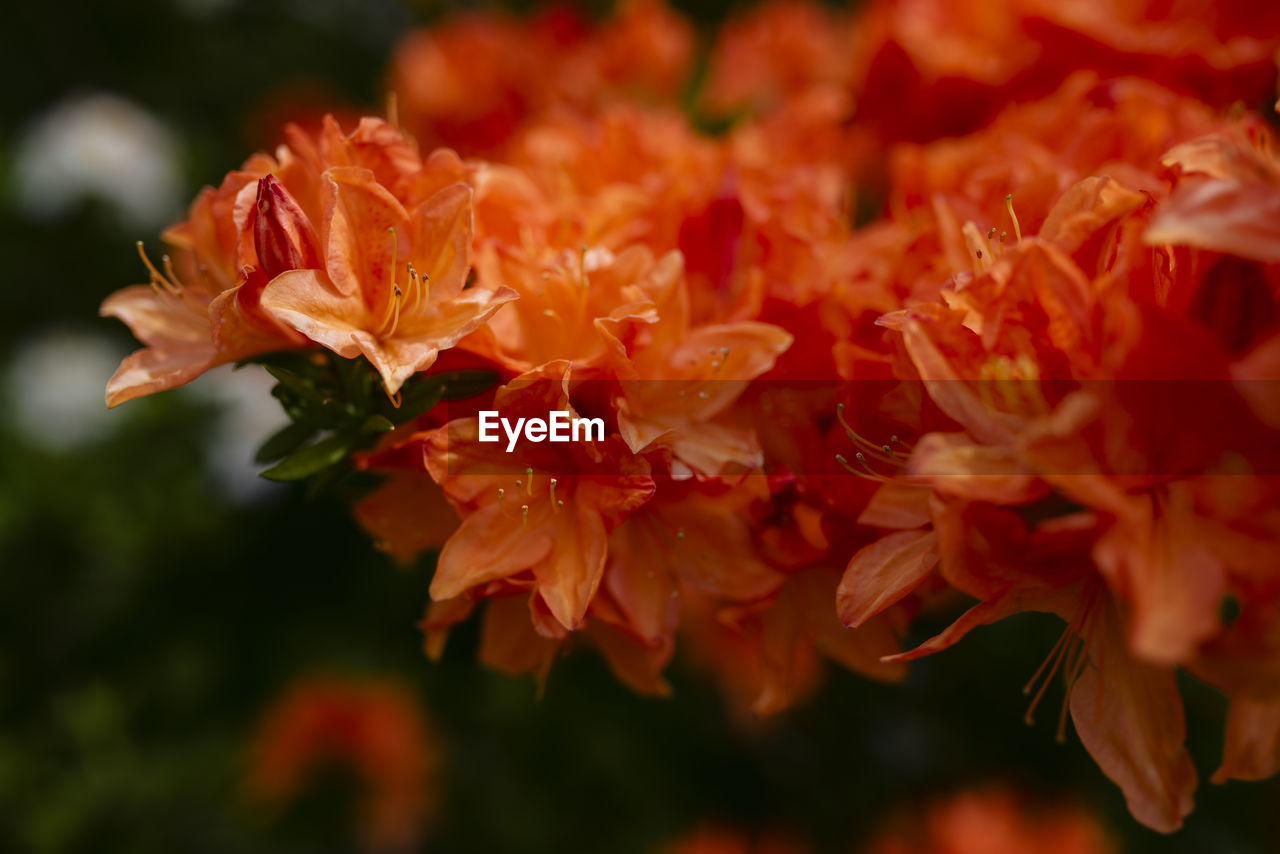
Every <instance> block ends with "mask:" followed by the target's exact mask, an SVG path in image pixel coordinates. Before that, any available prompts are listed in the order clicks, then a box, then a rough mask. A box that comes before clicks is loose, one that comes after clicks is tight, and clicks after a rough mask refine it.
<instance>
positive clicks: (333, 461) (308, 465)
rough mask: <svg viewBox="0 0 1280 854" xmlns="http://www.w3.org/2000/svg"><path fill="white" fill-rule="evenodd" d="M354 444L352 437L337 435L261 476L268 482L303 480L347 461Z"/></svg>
mask: <svg viewBox="0 0 1280 854" xmlns="http://www.w3.org/2000/svg"><path fill="white" fill-rule="evenodd" d="M353 444H354V442H353V440H352V437H351V436H348V435H346V434H344V433H337V434H334V435H333V436H329V437H328V438H325V439H321V440H320V441H319V442H316V443H315V444H314V445H307V446H306V447H305V448H302V449H301V450H298V451H294V452H293V453H292V454H290V455H289V456H287V457H285V458H284V459H283V460H281V461H280V462H278V463H276V464H275V465H273V466H272V467H271V468H269V469H267V470H266V471H264V472H262V473H261V474H260V475H259V476H260V477H264V478H266V479H267V480H279V481H293V480H302V479H303V478H306V477H311V475H313V474H316V473H318V472H321V471H324V470H325V469H327V468H329V467H330V466H333V465H337V464H338V463H340V462H342V461H343V460H344V459H346V456H347V454H348V453H349V452H350V451H351V448H352V445H353Z"/></svg>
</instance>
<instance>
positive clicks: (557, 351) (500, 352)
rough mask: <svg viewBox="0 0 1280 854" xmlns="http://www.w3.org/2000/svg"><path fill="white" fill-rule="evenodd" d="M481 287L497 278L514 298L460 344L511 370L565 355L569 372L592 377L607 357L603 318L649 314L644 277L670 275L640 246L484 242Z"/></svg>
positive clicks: (668, 269)
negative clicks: (572, 247)
mask: <svg viewBox="0 0 1280 854" xmlns="http://www.w3.org/2000/svg"><path fill="white" fill-rule="evenodd" d="M476 270H477V279H478V281H479V282H480V284H481V286H482V287H489V286H493V285H494V283H497V282H503V283H506V284H507V285H509V286H510V287H511V288H512V289H514V291H515V292H516V293H518V294H519V295H520V299H519V300H518V301H517V302H515V303H513V304H512V305H509V306H507V307H506V308H505V309H504V310H502V311H500V312H498V313H497V314H496V315H494V317H493V319H492V320H491V321H490V322H489V324H488V325H487V326H485V327H484V328H482V329H479V330H478V331H477V332H476V333H475V334H474V335H472V336H471V337H470V338H469V339H468V340H467V342H466V344H465V346H466V347H467V349H468V350H470V351H472V352H474V353H476V354H478V355H480V356H483V357H486V358H489V359H491V360H493V361H494V362H496V363H498V364H500V365H503V366H504V367H506V368H507V369H509V370H512V371H515V372H525V371H531V370H536V369H538V368H541V367H542V366H543V365H546V364H548V363H550V362H553V361H557V360H568V361H571V362H572V363H573V366H574V370H575V375H576V374H581V373H585V374H586V375H587V376H592V375H595V376H599V375H600V369H601V367H602V366H603V365H604V363H605V360H606V359H607V356H608V350H609V347H610V346H611V345H610V336H609V335H608V334H607V333H606V331H605V329H606V328H607V327H606V324H608V323H609V322H611V321H621V320H623V319H624V318H628V317H635V318H637V319H640V320H642V321H643V320H649V319H652V318H653V316H654V306H653V305H652V302H651V300H650V299H649V297H648V295H647V293H646V291H647V290H649V288H647V287H646V286H645V282H646V281H648V280H649V279H653V278H656V277H669V276H671V275H672V271H671V265H670V264H666V265H662V264H657V263H655V262H654V260H653V255H652V253H650V252H649V251H648V250H647V249H646V248H644V247H641V246H636V247H632V248H631V249H629V250H626V251H624V252H621V253H619V254H618V255H614V254H613V253H611V252H609V251H608V250H604V249H589V250H586V251H579V252H577V253H573V252H560V253H556V254H552V253H551V252H550V251H546V250H544V251H542V252H537V253H532V252H525V251H522V250H518V249H512V248H509V247H506V246H501V245H495V244H490V245H488V246H486V247H485V249H484V251H483V252H482V254H481V256H480V257H479V258H478V259H477V261H476Z"/></svg>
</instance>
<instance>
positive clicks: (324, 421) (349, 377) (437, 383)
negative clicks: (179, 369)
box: [241, 352, 498, 484]
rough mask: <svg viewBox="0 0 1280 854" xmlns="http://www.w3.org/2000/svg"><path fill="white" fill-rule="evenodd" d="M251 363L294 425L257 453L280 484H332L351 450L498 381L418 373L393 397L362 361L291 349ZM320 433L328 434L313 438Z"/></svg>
mask: <svg viewBox="0 0 1280 854" xmlns="http://www.w3.org/2000/svg"><path fill="white" fill-rule="evenodd" d="M253 363H260V364H262V365H263V367H265V369H266V371H267V373H269V374H271V376H272V377H273V378H274V379H275V381H276V386H275V388H273V389H272V390H271V394H272V396H274V397H275V398H276V399H277V400H278V401H280V405H281V406H283V407H284V411H285V413H286V414H287V415H288V416H289V418H290V421H291V422H292V423H290V424H289V425H288V426H286V427H284V428H283V429H281V430H280V431H279V432H277V433H276V434H275V435H273V436H272V437H270V438H269V439H267V440H266V442H264V443H263V445H262V447H261V448H259V449H258V453H257V455H256V456H255V460H256V461H257V462H259V463H269V462H274V463H275V465H273V466H271V467H270V468H268V469H266V470H265V471H263V472H262V473H261V474H262V477H264V478H266V479H267V480H276V481H296V480H305V479H307V478H311V477H317V476H321V477H322V478H323V480H322V481H321V482H322V483H325V484H327V483H330V482H332V481H333V480H334V479H336V478H338V477H340V476H341V474H342V473H343V471H345V469H346V468H347V467H348V466H349V464H350V456H351V454H352V452H354V451H360V450H365V449H367V448H370V447H372V446H373V445H374V444H375V443H376V442H377V440H378V437H379V436H380V435H382V434H383V433H386V432H388V431H390V430H394V429H395V428H396V427H398V426H400V425H401V424H407V423H409V422H410V421H413V420H414V419H416V418H418V417H420V416H422V415H425V414H426V413H427V412H429V411H430V410H431V408H432V407H433V406H435V405H436V404H437V403H439V402H440V401H442V400H459V399H462V398H466V397H472V396H474V395H477V394H480V393H481V392H483V391H485V390H486V389H488V388H492V387H493V385H494V384H496V382H497V380H498V377H497V375H496V374H494V373H492V372H490V371H454V372H450V373H440V374H431V375H421V374H419V375H417V376H414V377H412V378H410V379H409V381H408V382H406V383H405V384H404V386H403V387H402V388H401V390H400V392H399V394H398V396H397V397H396V398H395V399H394V400H393V399H392V398H391V397H389V396H388V395H386V394H385V393H383V388H382V382H381V380H380V379H379V377H378V374H377V372H376V371H375V370H374V369H373V366H372V365H370V364H369V363H368V362H367V361H366V360H364V359H343V358H341V357H339V356H334V355H332V354H329V353H322V352H308V353H296V352H288V353H274V354H271V355H268V356H264V357H260V358H257V359H249V360H246V361H245V362H242V363H241V367H243V366H244V365H248V364H253ZM317 435H322V438H320V439H317V440H315V441H312V440H313V439H315V437H316V436H317Z"/></svg>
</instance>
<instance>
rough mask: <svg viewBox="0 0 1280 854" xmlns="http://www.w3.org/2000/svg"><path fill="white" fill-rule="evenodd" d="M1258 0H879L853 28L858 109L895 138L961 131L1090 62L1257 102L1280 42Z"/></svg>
mask: <svg viewBox="0 0 1280 854" xmlns="http://www.w3.org/2000/svg"><path fill="white" fill-rule="evenodd" d="M1255 11H1257V7H1256V5H1255V4H1250V3H1248V2H1227V3H1218V2H1209V0H1197V2H1187V3H1176V4H1163V3H1150V2H1148V0H1131V2H1120V3H1116V2H1103V0H1099V2H1088V3H1076V4H1070V5H1069V6H1064V5H1063V4H1061V3H1055V2H1047V0H1000V2H996V3H954V2H939V0H880V2H876V3H872V4H869V5H868V6H867V7H866V8H865V9H864V10H863V11H862V12H861V13H860V20H859V21H858V26H857V28H856V31H857V33H858V36H859V38H858V41H857V47H856V49H855V51H854V57H855V58H854V63H853V64H854V68H855V72H854V80H855V82H854V92H855V97H857V98H858V112H859V115H860V116H861V117H863V118H864V119H866V120H868V121H869V122H873V123H874V124H875V125H876V126H877V127H878V128H879V129H880V132H881V134H883V135H884V136H886V137H888V138H895V139H901V138H907V139H916V140H922V141H923V140H927V139H934V138H938V137H941V136H946V135H954V134H960V133H965V132H968V131H972V130H974V129H976V128H978V127H980V126H982V125H983V124H985V122H986V121H987V120H988V119H989V118H990V117H991V115H992V114H993V113H994V112H995V111H996V110H997V109H999V108H1000V107H1001V106H1003V105H1005V104H1008V103H1010V102H1011V101H1027V100H1031V99H1034V98H1037V97H1041V96H1043V95H1045V94H1047V93H1048V92H1051V91H1052V90H1053V89H1054V88H1055V87H1057V86H1058V85H1059V84H1060V83H1061V82H1062V81H1063V80H1065V79H1066V78H1067V77H1068V75H1070V74H1071V73H1072V72H1074V71H1077V70H1079V69H1082V68H1084V69H1093V70H1097V71H1099V72H1100V73H1103V74H1106V75H1108V76H1113V77H1114V76H1122V75H1135V76H1142V77H1146V78H1148V79H1150V80H1152V81H1154V82H1156V83H1159V84H1161V85H1163V86H1167V87H1169V88H1171V89H1174V90H1177V91H1183V92H1188V93H1190V94H1194V95H1196V96H1198V97H1200V98H1203V99H1205V100H1207V101H1209V102H1210V103H1211V104H1213V105H1215V106H1227V105H1228V104H1231V103H1233V102H1235V101H1243V102H1245V103H1247V104H1254V103H1257V102H1259V101H1260V100H1261V99H1262V98H1263V97H1265V96H1266V95H1267V94H1268V91H1269V90H1270V89H1271V87H1272V86H1273V83H1274V80H1275V67H1274V60H1273V55H1274V52H1275V49H1276V47H1277V46H1280V16H1277V15H1275V14H1274V13H1271V12H1270V11H1269V10H1268V12H1266V13H1263V14H1257V15H1254V14H1252V13H1253V12H1255ZM904 105H910V109H904V108H903V107H904Z"/></svg>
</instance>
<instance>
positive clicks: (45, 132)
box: [16, 94, 182, 229]
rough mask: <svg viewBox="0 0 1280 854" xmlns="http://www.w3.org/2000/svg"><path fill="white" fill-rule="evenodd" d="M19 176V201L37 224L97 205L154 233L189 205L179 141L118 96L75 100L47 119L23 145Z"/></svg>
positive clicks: (56, 107)
mask: <svg viewBox="0 0 1280 854" xmlns="http://www.w3.org/2000/svg"><path fill="white" fill-rule="evenodd" d="M16 172H17V175H16V180H17V192H18V201H19V203H20V204H21V206H22V207H23V209H24V211H25V212H26V213H27V214H28V215H30V216H33V217H51V216H57V215H59V214H61V213H63V212H64V211H66V210H68V209H69V208H71V207H72V206H73V205H76V204H78V203H80V202H81V201H82V200H83V199H85V198H88V197H96V198H99V199H101V200H103V201H105V202H106V203H108V204H109V205H111V206H112V207H113V208H114V209H115V210H116V211H117V212H118V213H119V214H120V216H121V217H122V219H124V221H125V224H126V225H128V226H132V227H139V228H146V229H154V228H156V227H158V226H161V225H164V224H165V223H166V222H167V221H168V220H169V219H170V218H171V217H172V216H173V214H174V213H175V212H176V211H178V210H179V206H180V204H181V199H180V194H181V192H182V181H181V176H180V175H179V174H178V146H177V143H176V141H175V139H174V135H173V133H172V132H171V131H170V130H169V128H168V127H166V126H165V125H164V124H163V123H162V122H161V121H160V120H159V119H157V118H156V117H155V116H153V115H152V114H151V113H149V112H147V111H146V110H144V109H142V108H141V107H139V106H138V105H137V104H134V103H132V102H131V101H126V100H124V99H123V98H120V97H117V96H115V95H105V94H101V95H90V96H82V97H73V98H68V99H67V100H64V101H62V102H61V103H58V104H55V105H54V106H53V107H51V108H50V109H49V110H48V111H47V112H45V113H44V114H43V115H42V116H39V117H38V118H37V119H36V120H35V121H33V122H32V123H31V124H30V125H29V126H28V127H27V128H26V130H25V131H24V132H23V134H22V137H21V139H20V140H19V142H18V150H17V157H16Z"/></svg>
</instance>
